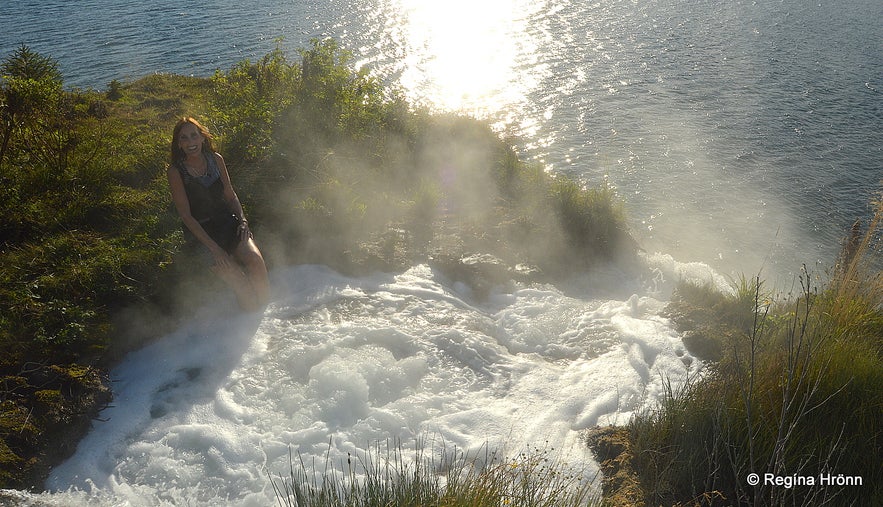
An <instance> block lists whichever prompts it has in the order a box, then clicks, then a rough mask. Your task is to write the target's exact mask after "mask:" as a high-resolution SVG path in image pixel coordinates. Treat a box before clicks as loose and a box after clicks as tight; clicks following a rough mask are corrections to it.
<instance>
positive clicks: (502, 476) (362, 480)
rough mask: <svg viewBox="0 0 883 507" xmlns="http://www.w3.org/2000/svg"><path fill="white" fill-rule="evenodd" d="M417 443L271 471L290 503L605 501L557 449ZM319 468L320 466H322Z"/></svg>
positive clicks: (306, 506) (543, 506) (530, 505)
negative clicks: (471, 448)
mask: <svg viewBox="0 0 883 507" xmlns="http://www.w3.org/2000/svg"><path fill="white" fill-rule="evenodd" d="M425 450H426V449H425V448H424V447H423V444H422V443H418V445H417V446H416V448H415V449H414V451H413V456H412V457H409V456H407V455H406V451H405V450H404V449H403V448H402V445H401V443H400V442H394V443H392V444H391V443H390V442H386V444H385V445H380V444H379V443H378V444H377V445H375V447H374V449H373V450H372V451H370V452H366V453H364V454H359V455H356V456H353V455H350V454H348V455H347V460H346V463H341V464H340V467H339V468H335V467H334V466H333V464H332V463H330V460H329V458H328V457H327V455H326V459H325V462H324V463H322V467H321V469H320V468H319V466H318V464H317V463H316V462H311V463H310V464H309V465H308V464H307V463H305V462H304V461H303V459H302V457H301V456H298V457H297V459H296V460H295V459H294V457H293V456H291V455H290V456H289V470H290V471H289V475H288V477H283V476H281V475H279V476H277V477H275V478H274V477H272V476H270V481H271V483H272V485H273V491H274V492H275V494H276V500H277V502H278V504H279V505H280V506H285V507H293V506H299V507H320V506H321V507H327V506H347V507H350V506H352V507H356V506H359V507H371V506H389V505H395V506H425V505H439V506H450V507H458V506H464V507H465V506H471V507H480V506H494V507H499V506H520V507H553V506H554V507H568V506H578V505H579V506H586V505H600V504H601V503H600V500H599V498H598V497H597V494H596V493H595V492H594V490H593V489H592V479H593V478H590V477H584V476H582V475H581V474H579V473H575V472H573V471H572V470H571V469H570V467H568V466H567V465H566V463H563V462H560V461H557V460H556V459H555V457H554V456H553V451H554V449H544V448H537V447H535V448H532V449H528V450H526V451H524V452H522V453H520V454H519V455H518V456H516V457H514V458H504V457H500V456H498V455H497V453H496V452H493V451H490V450H488V449H487V448H484V449H483V450H481V451H478V452H476V453H467V452H464V451H462V450H459V449H453V450H452V451H451V452H448V450H446V449H445V448H444V446H442V448H441V449H430V451H432V452H431V456H426V454H425ZM320 470H321V471H320Z"/></svg>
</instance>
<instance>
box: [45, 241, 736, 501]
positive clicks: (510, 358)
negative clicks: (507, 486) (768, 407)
mask: <svg viewBox="0 0 883 507" xmlns="http://www.w3.org/2000/svg"><path fill="white" fill-rule="evenodd" d="M644 260H645V263H644V266H643V268H642V269H639V270H638V271H637V272H633V273H626V272H623V271H621V270H619V269H616V268H612V267H610V268H606V269H599V270H597V271H594V272H592V273H587V274H583V275H579V276H577V277H575V279H574V280H572V281H571V282H569V283H568V284H567V285H566V286H563V287H553V286H549V285H542V284H534V285H521V284H515V283H513V284H510V285H508V286H505V287H503V286H501V287H497V288H496V290H494V291H492V293H491V294H490V296H489V297H488V298H487V299H481V300H479V299H477V298H476V297H475V296H474V295H473V294H472V292H471V290H470V288H469V287H468V286H466V285H464V284H462V283H459V282H451V281H449V280H447V279H446V277H445V276H444V275H443V274H441V273H439V272H436V271H434V270H433V269H432V268H430V267H429V266H426V265H418V266H414V267H413V268H411V269H409V270H407V271H406V272H404V273H400V274H386V273H378V274H375V275H371V276H365V277H361V278H352V277H347V276H343V275H341V274H338V273H336V272H333V271H331V270H329V269H328V268H324V267H320V266H299V267H294V268H290V269H285V270H281V271H280V272H277V273H275V275H274V287H275V289H276V296H277V297H276V300H275V302H274V303H273V304H271V305H270V307H269V308H268V309H267V310H266V312H265V313H264V314H263V315H260V316H254V315H238V316H228V315H227V314H226V313H225V310H226V308H223V307H222V308H206V309H204V311H203V312H202V314H201V315H200V316H199V318H197V319H195V320H194V321H192V322H190V323H188V324H186V325H184V326H183V327H182V328H180V329H179V330H177V331H176V332H174V333H171V334H169V335H167V336H165V337H163V338H161V339H159V340H157V341H156V342H154V343H151V344H150V345H148V346H146V347H145V348H143V349H141V350H139V351H137V352H134V353H132V354H131V355H130V356H128V357H127V359H126V360H125V361H124V362H123V363H122V364H120V365H119V366H118V367H117V368H116V369H115V370H114V371H113V373H112V377H113V380H114V391H115V400H114V405H113V406H112V407H108V408H107V409H106V410H104V411H103V412H102V414H101V420H99V421H96V422H95V423H94V426H93V429H92V431H91V433H90V434H89V435H88V436H87V437H86V438H85V439H84V440H83V441H82V442H81V443H80V446H79V448H78V449H77V452H76V454H75V455H74V456H73V457H72V458H71V459H70V460H68V461H67V462H65V463H64V464H62V465H61V466H59V467H57V468H55V469H54V470H53V471H52V473H51V476H50V478H49V480H48V482H47V487H48V489H49V490H51V491H54V493H47V494H43V495H39V497H38V498H39V499H40V501H45V502H62V503H65V504H71V503H73V504H90V505H92V504H94V503H98V504H100V505H111V504H116V503H118V502H120V501H123V502H126V503H128V504H131V505H156V504H162V503H164V502H168V503H172V504H175V503H178V502H188V503H189V504H191V505H194V504H197V505H206V504H212V503H215V504H216V503H225V504H233V505H265V504H266V503H267V501H268V500H272V499H273V490H272V485H271V483H270V481H269V479H268V478H267V474H268V473H269V474H271V475H274V476H275V475H277V474H282V475H285V476H287V474H288V472H289V459H290V456H291V454H297V455H299V456H300V458H299V459H300V460H302V461H303V462H304V463H320V464H322V463H330V464H331V466H337V464H341V463H343V462H345V461H346V459H347V457H348V455H360V456H364V455H367V454H370V453H371V452H372V451H371V450H372V446H376V445H377V443H378V442H389V441H395V442H400V443H401V445H402V447H403V448H404V449H408V448H413V447H414V446H417V445H418V443H420V442H427V441H437V442H444V446H443V447H444V448H446V449H461V450H463V451H465V452H467V453H477V452H480V451H481V449H491V450H493V451H495V452H499V453H503V454H506V453H512V454H513V455H514V454H515V453H518V452H520V451H521V450H523V449H524V448H526V447H528V446H543V447H548V448H551V449H555V453H556V454H559V453H560V454H561V455H562V456H566V460H567V462H568V463H569V464H570V466H574V467H577V468H579V469H580V470H581V471H582V472H583V475H584V476H586V477H594V476H596V475H597V473H598V465H597V463H595V461H594V460H593V458H592V456H591V454H590V452H589V451H588V450H587V449H586V447H585V445H584V444H583V443H582V442H581V440H580V434H581V431H582V430H585V429H587V428H591V427H593V426H595V425H603V424H621V423H625V422H626V421H627V420H628V419H629V417H630V416H631V414H632V413H634V412H635V411H636V410H641V409H643V408H645V407H647V406H648V405H649V404H652V403H653V402H654V401H655V400H656V399H658V397H659V396H660V395H661V393H662V392H663V391H664V385H665V383H666V382H668V381H671V382H673V383H675V384H677V383H679V382H681V381H683V379H684V378H685V376H686V375H689V374H695V373H696V372H697V371H698V370H699V368H700V362H699V361H697V360H695V359H694V358H693V357H692V356H691V355H690V354H689V353H688V352H687V351H686V350H685V349H684V347H683V344H682V343H681V341H680V338H679V336H678V335H677V333H676V332H675V331H674V330H673V329H672V327H671V324H670V322H669V321H667V320H666V319H664V318H662V317H660V316H659V312H660V310H661V308H662V306H663V305H664V301H665V300H666V299H667V297H668V295H670V291H671V290H672V284H673V283H674V282H675V281H676V280H678V279H680V278H685V277H687V278H688V277H693V278H694V279H696V280H697V281H710V282H712V283H722V281H721V280H720V278H719V277H717V275H715V274H714V273H713V272H712V271H711V270H710V269H708V268H707V266H704V265H701V264H692V265H687V264H680V263H677V262H675V261H674V260H672V259H671V258H670V257H668V256H662V255H655V256H647V257H645V258H644ZM227 304H230V305H232V304H233V303H232V301H229V302H225V303H224V305H227ZM224 305H222V306H224ZM433 452H434V451H433ZM324 472H327V471H325V470H322V469H321V467H320V470H317V473H324ZM35 498H37V497H35Z"/></svg>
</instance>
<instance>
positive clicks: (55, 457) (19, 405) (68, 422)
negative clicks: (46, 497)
mask: <svg viewBox="0 0 883 507" xmlns="http://www.w3.org/2000/svg"><path fill="white" fill-rule="evenodd" d="M111 398H112V395H111V389H110V386H109V381H108V379H107V377H106V375H105V374H104V373H103V372H102V371H100V370H98V369H96V368H93V367H88V366H82V365H46V364H34V363H29V364H26V365H24V366H23V367H22V368H21V369H20V371H19V372H18V373H17V374H16V375H5V376H4V377H3V378H2V384H0V400H2V401H0V407H2V410H0V432H2V436H3V438H2V440H0V482H2V483H3V484H4V485H6V486H7V487H12V488H18V489H38V488H40V484H41V483H42V481H43V480H44V479H45V477H46V476H47V474H48V473H49V469H50V468H51V467H52V466H53V465H54V464H56V463H59V462H61V461H62V460H64V459H65V458H67V457H69V456H70V455H71V454H73V452H74V450H76V447H77V443H78V442H79V440H80V438H82V436H83V435H85V433H86V432H87V431H88V429H89V426H90V424H91V422H92V420H93V419H94V418H96V417H97V416H98V413H99V412H100V411H101V409H102V408H104V407H106V406H107V404H108V403H110V400H111ZM0 499H3V496H0Z"/></svg>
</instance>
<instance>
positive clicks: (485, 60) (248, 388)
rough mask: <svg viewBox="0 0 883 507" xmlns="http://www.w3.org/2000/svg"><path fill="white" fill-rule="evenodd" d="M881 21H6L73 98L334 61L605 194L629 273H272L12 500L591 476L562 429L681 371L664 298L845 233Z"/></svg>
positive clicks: (177, 500) (161, 357) (384, 7)
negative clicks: (127, 85)
mask: <svg viewBox="0 0 883 507" xmlns="http://www.w3.org/2000/svg"><path fill="white" fill-rule="evenodd" d="M879 19H883V4H881V3H880V2H878V1H876V0H846V1H845V2H838V3H836V4H834V3H811V4H807V3H805V2H802V1H799V0H782V1H779V2H757V3H752V2H745V1H734V2H727V3H725V4H721V3H719V2H713V1H695V2H678V1H662V0H660V1H650V2H632V1H624V0H619V1H617V0H614V1H610V2H597V3H592V4H587V3H582V2H572V1H565V0H546V1H526V0H509V1H503V0H493V1H487V2H474V1H473V2H465V1H464V2H461V1H452V2H418V1H414V0H398V1H393V0H359V1H354V2H343V1H334V0H326V1H321V2H306V1H302V0H286V1H283V0H266V1H261V2H246V3H232V2H222V1H195V2H191V3H189V4H181V3H180V2H169V1H165V0H160V1H153V2H140V3H139V2H130V1H124V2H110V1H108V0H84V1H80V2H63V1H59V0H43V1H41V2H36V1H31V0H25V1H21V2H15V3H13V4H12V5H4V7H3V9H0V51H2V52H3V53H4V54H8V53H9V52H10V51H12V50H13V49H15V47H17V45H18V44H20V43H26V44H28V45H30V46H31V48H32V49H35V50H37V51H40V52H42V53H45V54H48V55H51V56H53V57H55V58H56V59H58V60H59V63H60V66H61V70H62V72H63V73H64V75H65V78H66V82H67V84H68V85H70V86H80V87H96V88H104V87H105V86H106V84H107V82H108V81H110V80H111V79H123V80H125V79H135V78H138V77H140V76H143V75H145V74H149V73H153V72H174V73H181V74H194V75H203V76H207V75H210V74H211V73H212V72H213V71H214V70H215V69H216V68H221V69H226V68H229V67H230V65H232V64H233V63H234V62H235V61H237V60H239V59H242V58H251V59H255V58H259V57H260V56H262V55H263V54H265V53H266V52H268V51H269V50H271V49H273V47H274V45H275V44H276V43H277V42H274V41H276V40H277V39H278V38H279V37H284V40H282V41H281V42H279V44H281V46H282V47H283V48H284V49H286V50H287V51H288V52H289V53H290V54H291V55H292V58H294V57H295V50H296V49H297V48H302V47H306V46H307V44H308V42H307V41H308V40H309V39H310V38H311V37H326V36H330V37H334V38H336V39H338V40H339V41H340V43H341V45H342V46H343V47H345V48H347V49H349V50H351V51H353V53H354V54H355V56H356V59H357V61H358V62H359V63H360V64H362V65H365V66H367V67H368V68H369V69H371V71H372V72H374V73H376V74H377V75H379V76H381V77H382V78H383V79H385V80H387V81H388V82H390V83H395V84H397V85H398V86H401V88H402V89H403V90H404V92H405V93H406V94H407V96H408V97H409V98H410V99H411V100H413V101H414V102H416V103H420V104H423V105H426V106H429V107H433V108H436V109H440V110H455V111H462V112H464V113H466V114H470V115H474V116H476V117H479V118H482V119H486V120H488V121H489V122H490V123H491V124H492V125H493V126H494V128H495V129H496V130H497V131H498V132H499V133H500V134H501V135H504V136H507V137H509V138H511V139H512V143H513V145H514V146H515V147H516V149H517V150H518V151H519V152H520V154H521V155H522V156H523V157H524V158H527V159H532V160H536V161H538V162H540V163H542V164H544V165H545V167H546V168H547V169H548V170H549V171H551V172H553V173H561V174H569V175H571V176H574V177H577V178H580V179H581V180H583V181H585V182H586V184H588V185H595V184H597V183H598V182H600V181H601V180H606V181H607V182H608V183H609V184H610V185H612V186H613V187H615V188H616V189H617V191H618V193H619V195H620V196H621V197H622V198H623V200H624V201H625V204H626V210H627V214H628V215H629V218H630V220H631V225H632V228H633V232H634V235H635V237H636V239H638V241H639V243H641V245H642V246H643V247H644V248H645V250H646V254H644V255H643V256H642V261H641V263H639V265H638V266H637V267H635V268H634V270H633V271H629V272H625V271H622V270H619V269H615V268H601V269H599V270H597V271H596V272H592V273H575V275H574V279H573V280H572V281H571V282H570V283H569V284H567V286H558V287H553V286H524V285H519V284H515V283H512V284H510V285H506V286H500V287H497V288H495V289H494V290H493V291H492V294H491V297H490V298H489V299H487V300H482V299H480V298H478V297H476V295H475V294H473V293H472V292H471V289H470V288H469V287H468V285H464V284H462V283H459V282H454V281H452V280H448V279H446V278H445V277H444V276H443V275H441V274H440V273H437V272H435V271H433V270H432V269H431V268H429V267H428V266H423V265H420V266H413V267H412V268H411V269H410V270H408V271H406V272H404V273H399V274H383V273H379V274H376V275H373V276H368V277H364V278H349V277H345V276H342V275H340V274H337V273H334V272H332V271H330V270H328V269H327V268H324V267H321V266H297V267H292V268H288V269H281V270H279V271H278V272H276V273H274V274H273V277H274V302H273V303H272V304H271V305H270V307H269V308H268V309H267V311H266V312H265V314H264V315H261V316H254V317H230V316H228V315H227V313H228V312H227V310H228V309H229V308H231V307H232V305H233V304H234V303H233V302H232V299H230V298H226V299H225V298H224V297H221V298H220V300H219V301H216V302H214V303H213V304H210V305H208V306H207V307H206V308H204V309H203V310H202V311H201V312H200V314H199V315H198V316H197V318H195V319H194V321H193V322H190V323H188V324H186V325H184V326H182V328H181V329H179V330H178V331H176V332H175V333H172V334H170V335H169V336H166V337H162V338H161V339H159V340H157V341H156V342H155V343H153V344H151V345H150V346H148V347H146V348H145V349H143V350H140V351H137V352H135V353H133V354H131V355H130V356H129V357H128V358H127V359H126V361H124V362H123V363H122V364H121V365H119V367H118V368H116V369H115V370H114V371H113V372H112V378H113V380H114V394H115V401H114V405H113V407H110V408H108V409H107V410H106V411H105V412H103V413H102V416H101V417H102V421H96V422H95V423H94V425H93V431H92V432H91V433H90V434H89V436H87V437H86V439H85V440H84V441H83V442H82V443H81V445H80V446H79V448H78V451H77V454H76V455H75V456H74V457H73V458H71V460H69V461H68V462H66V463H65V464H63V465H62V466H60V467H58V468H56V469H55V470H53V472H52V474H51V477H50V480H49V482H48V483H47V488H49V489H50V490H52V491H55V492H56V493H54V494H45V495H40V496H39V497H31V498H32V499H31V500H25V501H40V502H45V503H49V504H50V505H52V504H54V505H69V504H72V503H73V504H80V505H91V504H93V503H96V502H97V503H98V504H103V505H114V504H118V503H121V502H128V503H129V504H131V505H159V504H164V503H166V504H181V503H190V504H196V505H206V504H223V503H230V504H234V505H267V501H268V499H272V489H271V487H270V485H269V482H268V480H267V478H266V473H267V472H268V471H269V472H270V473H272V474H278V473H282V474H287V472H288V469H287V466H288V452H289V448H291V449H293V450H294V451H296V452H299V453H301V454H302V455H303V456H305V457H306V459H307V460H308V461H309V459H311V458H316V459H317V460H319V461H320V462H324V459H325V458H324V457H325V456H326V453H327V454H328V455H329V456H330V457H331V458H332V460H335V461H338V462H339V460H340V459H345V457H346V455H347V453H348V452H352V453H364V452H367V450H368V449H370V448H371V447H372V445H373V444H375V443H376V441H378V440H386V439H389V438H392V439H396V438H398V439H401V440H402V441H403V442H404V443H405V445H406V447H407V446H408V445H412V444H413V443H415V442H416V441H417V440H419V439H421V438H426V439H433V438H437V439H438V440H443V441H444V442H446V443H447V444H450V445H451V446H456V447H458V448H461V449H466V450H477V449H480V448H481V447H482V446H486V445H492V446H495V447H500V448H503V449H505V450H507V451H511V454H517V453H518V452H520V451H521V450H522V449H523V447H524V446H526V445H544V443H546V442H548V443H549V445H550V446H553V447H555V448H556V449H558V450H559V451H561V452H562V453H563V454H565V455H567V457H568V460H569V461H570V462H571V463H573V464H574V466H576V467H579V468H582V469H583V470H584V471H585V472H586V473H587V476H591V475H592V474H593V473H594V472H596V471H597V464H596V463H595V462H594V461H593V460H592V458H591V456H589V455H588V453H587V452H586V451H585V449H584V448H583V446H582V445H581V444H580V443H579V432H580V431H581V430H583V429H585V428H588V427H591V426H592V425H595V424H609V423H624V422H626V421H627V420H628V418H629V416H630V415H631V414H632V413H633V412H634V411H635V410H640V409H641V408H643V407H646V406H648V405H650V404H652V403H653V401H654V400H655V399H657V397H658V395H659V393H660V392H661V389H662V386H663V383H664V382H665V381H666V380H671V381H673V382H674V383H675V384H676V383H677V382H679V381H681V380H682V379H683V378H684V376H685V375H687V374H689V373H695V372H696V371H697V370H698V369H699V368H700V367H701V364H700V363H699V362H698V361H696V360H695V359H694V358H692V357H691V356H690V354H689V353H687V352H686V351H685V350H684V348H683V345H682V344H681V341H680V338H679V336H678V335H677V333H675V332H674V330H673V329H672V328H671V325H670V323H669V322H668V321H667V320H666V319H664V318H662V317H660V315H659V313H660V310H661V309H662V307H663V306H664V304H665V302H666V301H667V299H668V298H669V296H670V294H671V290H672V287H673V285H674V284H675V283H676V282H677V280H678V279H679V278H683V277H687V278H692V279H695V280H698V281H712V282H713V283H716V284H718V285H720V286H725V285H726V283H727V282H726V279H727V276H733V275H736V276H738V275H739V274H741V273H745V274H747V275H748V276H753V274H755V273H757V272H761V275H762V276H765V277H766V278H768V279H769V280H770V282H771V283H772V284H776V285H777V286H779V287H783V286H785V287H787V286H788V285H790V283H791V280H792V277H793V275H794V273H795V272H796V271H797V270H798V269H799V267H800V264H801V263H807V264H808V265H809V267H810V269H817V270H820V271H821V270H823V269H824V268H825V267H826V266H828V265H830V264H831V263H832V262H833V260H834V256H835V255H836V252H837V250H838V248H839V245H840V239H841V237H842V236H843V234H844V232H845V230H846V228H847V227H848V226H849V225H850V224H851V223H852V221H853V220H854V219H856V218H859V217H862V216H864V215H865V214H866V210H867V207H866V205H867V202H868V200H869V199H870V198H871V197H872V195H873V193H874V192H875V191H877V190H878V189H879V181H880V179H881V177H883V173H881V170H883V151H881V150H883V129H881V128H880V126H881V125H883V121H881V120H883V107H881V104H883V101H881V96H880V87H881V85H883V83H881V81H883V44H881V42H883V25H881V24H880V23H879V21H878V20H879ZM59 20H63V22H60V21H59ZM234 183H235V182H234ZM329 442H330V447H329ZM72 487H73V488H79V489H80V490H81V491H79V492H64V491H66V490H68V488H72Z"/></svg>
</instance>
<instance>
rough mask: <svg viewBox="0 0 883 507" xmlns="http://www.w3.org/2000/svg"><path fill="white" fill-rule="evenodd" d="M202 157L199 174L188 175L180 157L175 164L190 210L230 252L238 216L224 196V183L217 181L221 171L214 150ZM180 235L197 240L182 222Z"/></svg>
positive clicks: (235, 234)
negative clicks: (203, 158) (200, 173)
mask: <svg viewBox="0 0 883 507" xmlns="http://www.w3.org/2000/svg"><path fill="white" fill-rule="evenodd" d="M203 157H205V163H206V166H205V174H203V175H202V176H192V175H191V174H190V173H189V172H187V168H186V167H184V161H183V160H179V161H178V163H177V164H175V165H176V167H177V168H178V173H179V174H181V179H182V180H183V182H184V191H185V192H186V193H187V200H188V201H189V202H190V214H191V215H193V218H195V219H196V221H197V222H199V224H200V225H202V228H203V229H205V232H206V233H208V235H209V236H211V238H212V239H213V240H214V241H215V243H217V244H218V246H220V247H221V248H223V249H224V250H227V251H228V252H232V250H233V249H235V247H236V245H237V244H238V243H239V238H238V236H237V233H236V227H237V226H238V223H239V217H236V216H235V215H234V214H233V212H232V211H230V208H229V206H228V205H227V201H226V200H225V199H224V184H223V183H222V182H221V171H220V169H219V168H218V162H217V160H216V159H215V156H214V154H203ZM184 236H185V237H186V238H187V239H188V240H189V241H197V240H196V236H194V235H193V233H192V232H190V229H188V228H187V226H184Z"/></svg>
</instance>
